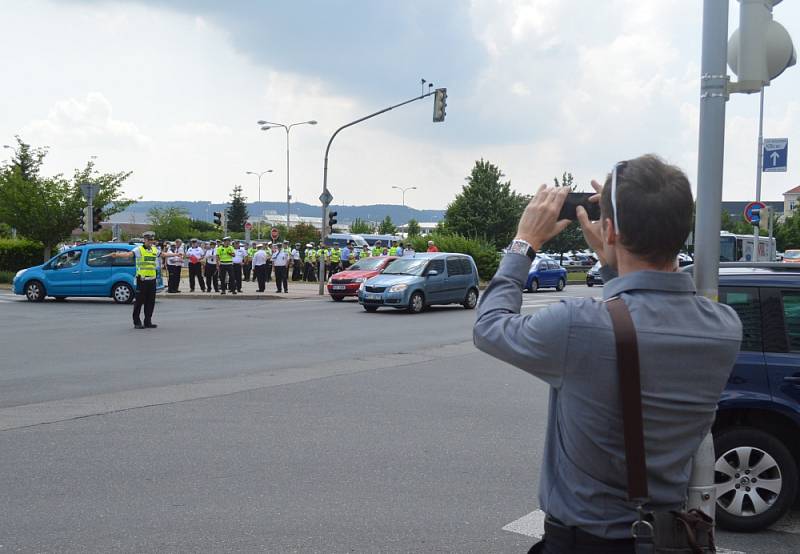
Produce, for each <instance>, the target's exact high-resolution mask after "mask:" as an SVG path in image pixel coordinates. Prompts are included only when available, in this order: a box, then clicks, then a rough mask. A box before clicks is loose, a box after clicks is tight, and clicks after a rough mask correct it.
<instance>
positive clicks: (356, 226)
mask: <svg viewBox="0 0 800 554" xmlns="http://www.w3.org/2000/svg"><path fill="white" fill-rule="evenodd" d="M350 232H351V233H353V234H355V235H361V234H369V233H371V232H372V228H371V227H370V225H369V223H367V222H366V221H364V220H363V219H361V218H360V217H357V218H355V219H354V220H353V222H352V223H351V224H350Z"/></svg>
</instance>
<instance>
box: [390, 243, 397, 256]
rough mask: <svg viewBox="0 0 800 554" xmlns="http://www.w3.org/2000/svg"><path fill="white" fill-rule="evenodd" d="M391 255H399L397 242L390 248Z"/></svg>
mask: <svg viewBox="0 0 800 554" xmlns="http://www.w3.org/2000/svg"><path fill="white" fill-rule="evenodd" d="M389 255H390V256H397V245H396V244H395V245H394V246H392V247H391V248H389Z"/></svg>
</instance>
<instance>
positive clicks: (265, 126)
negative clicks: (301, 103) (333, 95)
mask: <svg viewBox="0 0 800 554" xmlns="http://www.w3.org/2000/svg"><path fill="white" fill-rule="evenodd" d="M258 124H259V125H261V130H262V131H269V130H270V129H273V128H275V127H282V128H283V130H284V131H286V228H287V229H289V227H290V220H289V213H290V211H291V203H292V194H291V189H290V188H289V131H291V130H292V127H295V126H297V125H316V124H317V121H316V120H315V119H311V120H309V121H299V122H297V123H291V124H289V125H286V124H284V123H275V122H273V121H266V120H263V119H261V120H259V121H258Z"/></svg>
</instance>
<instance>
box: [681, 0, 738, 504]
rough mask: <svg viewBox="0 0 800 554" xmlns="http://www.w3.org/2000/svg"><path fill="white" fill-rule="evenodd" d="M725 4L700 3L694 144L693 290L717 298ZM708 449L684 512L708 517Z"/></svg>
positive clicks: (696, 465)
mask: <svg viewBox="0 0 800 554" xmlns="http://www.w3.org/2000/svg"><path fill="white" fill-rule="evenodd" d="M727 55H728V0H703V53H702V61H701V68H700V131H699V133H700V137H699V138H700V140H699V149H698V159H697V211H696V216H695V233H694V235H695V257H694V282H695V286H696V287H697V292H698V293H699V294H701V295H703V296H705V297H706V298H710V299H712V300H714V301H717V300H718V299H719V292H718V288H719V231H720V224H721V221H720V220H721V217H722V168H723V161H724V153H725V102H726V101H727V100H728V74H727V66H726V63H727ZM714 461H715V459H714V447H713V442H712V439H711V436H710V434H709V435H707V436H706V437H705V438H704V439H703V442H702V443H701V444H700V447H699V448H698V449H697V452H695V455H694V458H693V461H692V474H691V477H690V478H689V486H688V501H687V508H688V509H692V508H698V509H701V510H703V511H704V512H706V513H707V514H708V515H709V516H711V517H712V518H713V517H714V509H715V508H716V489H715V488H714V471H713V470H714Z"/></svg>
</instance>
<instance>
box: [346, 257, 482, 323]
mask: <svg viewBox="0 0 800 554" xmlns="http://www.w3.org/2000/svg"><path fill="white" fill-rule="evenodd" d="M358 301H359V303H360V304H361V305H362V306H364V309H365V310H367V311H368V312H374V311H376V310H377V309H378V308H379V307H381V306H386V307H388V308H398V309H400V308H402V309H406V310H408V311H409V312H411V313H415V314H416V313H419V312H421V311H422V310H424V309H425V307H426V306H431V305H433V304H461V305H463V306H464V307H465V308H467V309H468V310H471V309H473V308H475V306H476V305H477V304H478V268H477V267H476V266H475V262H474V261H473V259H472V257H470V256H467V255H466V254H449V253H441V252H438V253H433V252H432V253H424V254H415V255H414V256H404V257H402V258H398V259H396V260H395V261H393V262H392V263H390V264H389V265H388V266H386V268H385V269H384V270H383V272H381V274H380V275H377V276H375V277H373V278H371V279H369V280H367V281H365V282H364V283H362V284H361V288H359V290H358Z"/></svg>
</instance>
